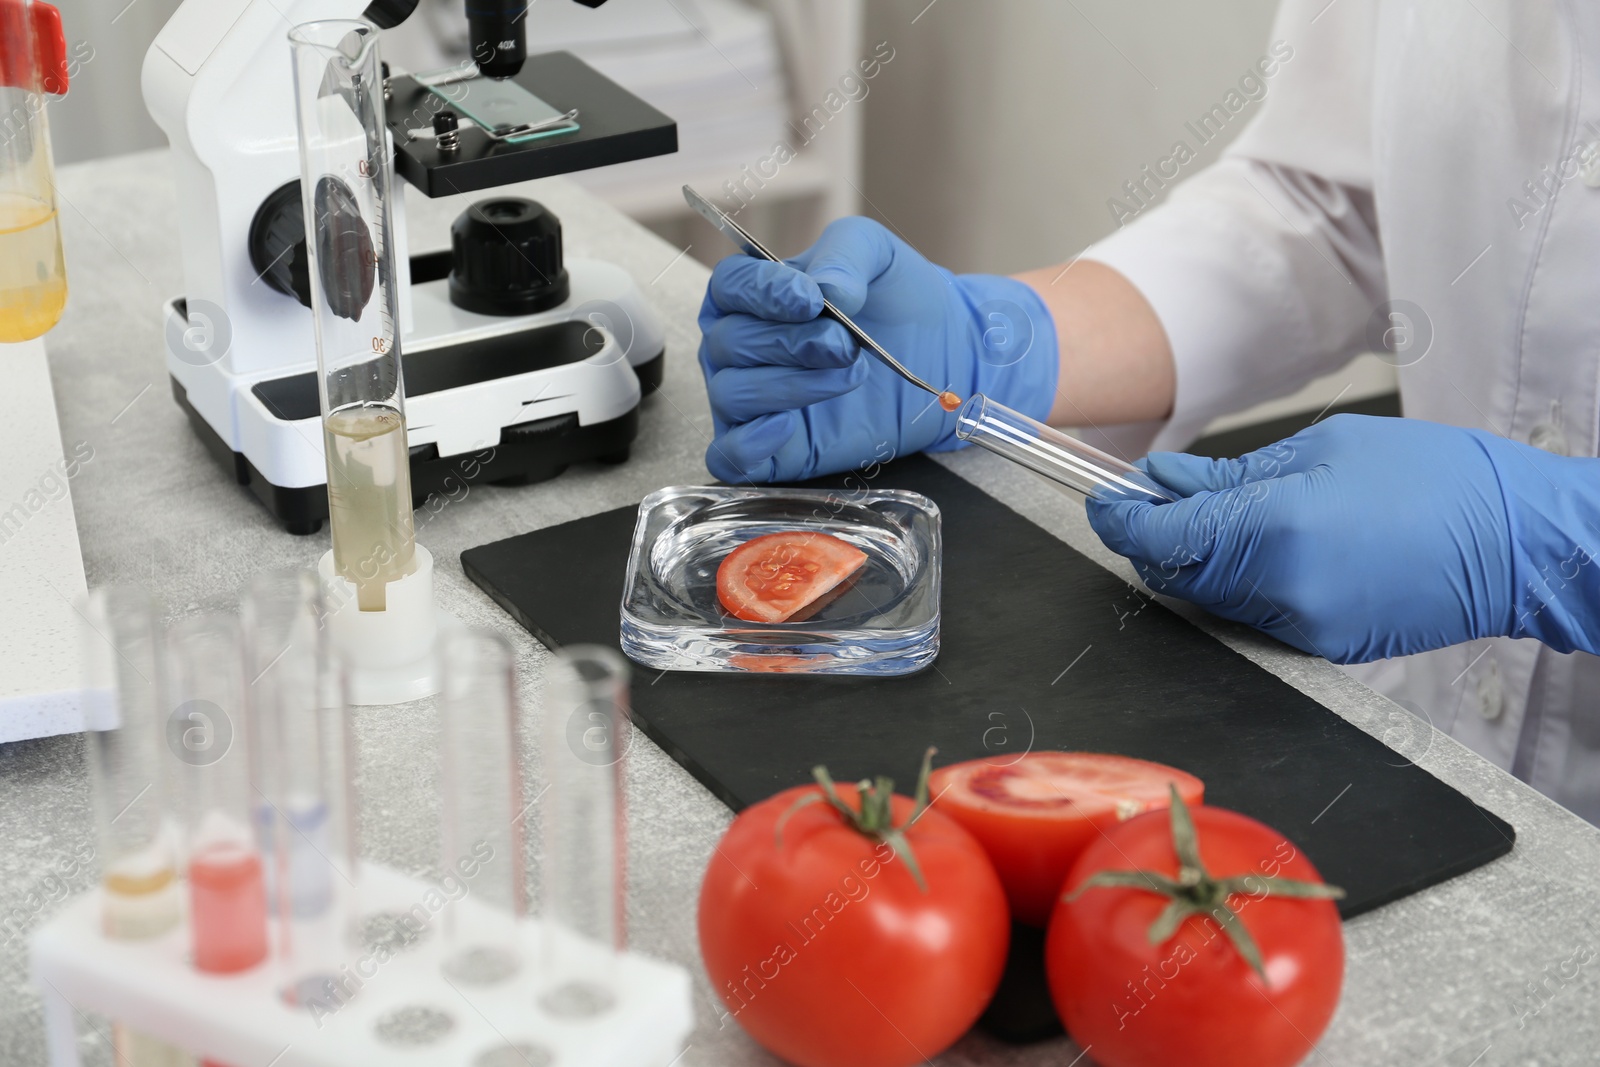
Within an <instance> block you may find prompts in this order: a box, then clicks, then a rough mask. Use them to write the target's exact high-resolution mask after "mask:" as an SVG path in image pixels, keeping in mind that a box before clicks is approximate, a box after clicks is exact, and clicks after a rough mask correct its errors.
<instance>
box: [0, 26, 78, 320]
mask: <svg viewBox="0 0 1600 1067" xmlns="http://www.w3.org/2000/svg"><path fill="white" fill-rule="evenodd" d="M66 57H67V47H66V38H65V36H64V34H63V32H62V29H61V13H60V12H59V11H57V10H56V9H55V8H54V7H53V6H51V5H50V4H46V3H40V2H37V0H0V115H4V116H5V120H6V121H5V122H4V123H3V124H0V342H10V341H27V340H31V339H32V338H35V337H38V336H40V335H41V334H43V333H44V332H45V331H46V330H48V329H50V327H52V326H54V325H55V324H56V320H57V319H59V318H61V311H62V309H63V308H64V307H66V303H67V272H66V267H65V265H64V264H63V262H62V257H61V225H60V220H59V219H58V217H57V215H56V193H55V173H54V170H55V169H54V166H53V164H52V162H51V158H50V127H49V123H48V122H47V120H46V118H45V104H46V102H47V100H48V98H49V97H50V96H60V95H62V94H64V93H65V92H66V91H67V78H68V64H67V58H66Z"/></svg>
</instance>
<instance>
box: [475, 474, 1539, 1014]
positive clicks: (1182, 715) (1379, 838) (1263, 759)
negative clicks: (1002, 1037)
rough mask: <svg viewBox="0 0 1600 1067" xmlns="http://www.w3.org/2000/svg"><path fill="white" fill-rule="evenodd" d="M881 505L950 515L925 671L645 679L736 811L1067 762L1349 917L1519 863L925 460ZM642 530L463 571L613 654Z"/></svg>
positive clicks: (1190, 630) (579, 528) (518, 607)
mask: <svg viewBox="0 0 1600 1067" xmlns="http://www.w3.org/2000/svg"><path fill="white" fill-rule="evenodd" d="M855 477H856V479H857V481H855V482H852V483H850V484H852V485H859V484H860V483H859V478H860V476H859V475H857V476H855ZM811 484H813V485H817V486H823V487H829V486H832V487H841V486H844V485H845V484H846V483H845V482H844V481H843V478H834V479H821V480H819V481H818V482H815V483H811ZM872 485H873V487H874V488H898V489H911V490H915V491H917V492H920V493H923V494H925V495H927V496H928V497H930V498H932V499H933V500H934V501H935V502H936V503H937V504H938V505H939V508H940V510H941V511H942V512H943V521H944V546H945V547H944V592H943V612H944V617H943V621H942V645H941V651H940V655H939V659H938V660H937V661H936V662H935V664H934V666H933V667H932V668H930V669H928V670H924V671H922V672H921V673H919V674H916V675H912V676H907V677H902V678H888V679H859V678H816V677H806V676H801V675H781V676H774V675H720V674H693V673H679V672H671V673H667V674H664V675H662V676H660V677H655V676H653V675H652V674H650V673H647V672H645V671H644V670H642V669H641V671H640V673H639V675H638V676H637V678H636V681H635V684H634V687H633V713H634V721H635V722H636V724H637V725H638V726H639V727H640V729H642V730H643V731H644V733H645V734H646V735H647V736H648V737H650V738H651V740H653V741H655V742H656V743H657V744H658V745H660V746H661V747H662V748H663V749H664V750H665V751H666V752H667V753H668V754H669V755H671V756H672V758H673V759H675V760H677V761H678V762H679V763H681V764H683V766H684V767H686V768H687V769H688V770H689V771H690V773H692V774H693V775H694V776H695V777H696V778H698V779H699V780H700V781H701V782H702V783H704V784H705V786H706V787H707V788H708V789H710V790H711V791H712V792H713V793H715V794H716V795H717V796H718V797H720V798H721V799H722V800H723V801H724V802H726V803H727V804H728V805H729V806H731V807H732V808H734V809H735V810H739V809H741V808H743V807H745V806H746V805H749V804H752V803H755V802H756V801H759V800H762V799H764V798H765V797H768V796H771V795H772V794H773V793H776V792H778V791H780V790H782V789H786V788H788V787H789V786H793V785H797V784H800V783H803V782H808V781H810V769H811V768H812V767H813V766H814V765H816V764H818V763H822V764H826V765H827V766H828V768H829V770H830V771H832V773H833V776H834V778H835V779H836V780H838V781H853V780H856V779H860V778H864V777H868V776H871V775H876V774H889V775H892V776H893V777H894V778H895V780H896V781H897V782H900V783H902V786H903V787H904V788H906V789H909V788H910V785H911V783H912V782H913V781H914V780H915V777H916V767H917V763H918V761H919V760H920V758H921V755H922V751H923V749H924V748H926V747H927V746H928V745H930V744H932V745H936V746H938V748H939V756H938V762H939V763H940V764H943V763H946V762H952V763H953V762H956V761H958V760H965V759H973V758H979V757H990V758H1003V757H1004V756H1005V755H1006V754H1007V753H1010V752H1016V751H1020V750H1023V749H1025V748H1028V747H1031V748H1033V749H1080V750H1089V751H1098V752H1118V753H1122V754H1124V755H1129V756H1138V757H1142V758H1144V759H1153V760H1158V761H1160V762H1162V763H1167V764H1171V765H1172V766H1175V767H1180V768H1183V769H1184V770H1187V771H1189V772H1191V773H1193V774H1196V775H1199V776H1200V778H1201V779H1203V780H1204V781H1205V783H1206V801H1207V802H1208V803H1211V804H1216V805H1219V806H1221V807H1226V808H1232V809H1233V810H1235V811H1240V812H1243V813H1245V814H1247V815H1250V816H1252V817H1254V818H1256V819H1259V820H1261V821H1262V822H1265V823H1267V824H1268V825H1271V826H1273V827H1275V828H1276V829H1278V830H1281V831H1282V832H1283V833H1284V834H1285V835H1286V836H1287V837H1288V838H1289V840H1291V841H1294V842H1296V843H1297V844H1298V845H1299V846H1300V847H1301V848H1303V849H1304V851H1305V853H1306V854H1307V856H1309V857H1310V859H1311V861H1312V862H1313V863H1315V864H1316V866H1317V869H1318V870H1319V871H1320V872H1321V873H1322V875H1323V877H1324V878H1325V879H1326V880H1327V881H1329V882H1332V883H1334V884H1336V885H1341V886H1343V887H1344V888H1345V890H1346V892H1347V893H1348V896H1347V897H1346V898H1345V899H1344V901H1342V902H1341V905H1340V911H1341V913H1342V914H1343V915H1344V916H1345V917H1346V918H1348V917H1350V916H1353V915H1358V914H1360V913H1361V912H1364V911H1368V910H1371V909H1372V908H1376V907H1378V906H1379V905H1382V904H1385V903H1387V902H1389V901H1391V900H1395V899H1398V898H1399V897H1403V896H1406V895H1408V894H1410V893H1415V892H1417V891H1418V890H1420V889H1424V888H1426V887H1428V886H1430V885H1434V884H1436V883H1438V882H1442V881H1444V880H1446V879H1448V878H1452V877H1454V876H1456V875H1458V874H1462V873H1464V872H1466V871H1469V870H1472V869H1473V868H1475V867H1479V866H1481V865H1483V864H1485V863H1487V862H1489V861H1490V860H1492V859H1494V858H1496V857H1498V856H1502V855H1505V854H1506V853H1507V852H1509V851H1510V850H1511V844H1512V841H1513V839H1514V837H1515V832H1514V831H1513V830H1512V828H1511V826H1510V825H1509V824H1508V823H1506V822H1505V821H1504V820H1503V819H1501V818H1499V817H1498V816H1496V815H1494V814H1493V813H1491V812H1489V811H1486V810H1484V809H1483V808H1480V807H1478V806H1477V805H1476V804H1474V803H1473V802H1472V801H1470V800H1468V799H1467V798H1466V797H1465V796H1463V795H1462V794H1460V793H1458V792H1457V791H1456V790H1454V789H1452V788H1451V787H1449V786H1447V785H1445V784H1444V783H1443V782H1441V781H1439V780H1438V779H1437V778H1434V777H1433V776H1432V775H1430V774H1428V773H1427V772H1426V771H1423V770H1421V769H1420V768H1418V767H1416V766H1414V765H1413V764H1411V763H1410V762H1408V761H1407V760H1406V758H1405V757H1403V756H1401V755H1399V754H1398V753H1396V752H1395V751H1393V750H1392V749H1390V748H1388V747H1387V746H1385V745H1383V744H1381V743H1380V742H1378V741H1377V740H1375V739H1374V738H1372V737H1370V736H1368V735H1367V734H1366V733H1364V732H1362V731H1361V730H1360V729H1358V728H1357V727H1355V726H1353V725H1351V724H1349V723H1347V722H1345V721H1344V720H1343V719H1341V718H1339V716H1337V715H1336V714H1334V713H1333V712H1331V711H1329V710H1328V709H1326V708H1324V707H1323V706H1322V705H1320V704H1318V703H1317V702H1316V701H1314V700H1312V699H1311V698H1310V697H1307V696H1305V695H1304V694H1302V693H1300V692H1299V691H1297V690H1295V689H1294V688H1293V687H1291V686H1290V685H1288V684H1287V683H1286V682H1283V681H1281V680H1279V679H1278V678H1276V677H1274V676H1273V675H1271V674H1269V673H1267V672H1266V671H1264V670H1262V669H1261V668H1259V667H1257V666H1256V665H1255V664H1253V663H1251V662H1250V661H1249V660H1247V659H1245V658H1244V657H1243V656H1240V655H1239V654H1237V653H1235V652H1234V651H1232V650H1231V649H1229V648H1228V647H1227V646H1226V645H1223V644H1222V643H1221V642H1219V641H1217V640H1215V639H1214V638H1212V637H1211V636H1209V635H1208V634H1206V633H1204V632H1202V631H1201V630H1199V629H1197V628H1195V627H1194V626H1191V625H1190V624H1189V623H1187V622H1185V621H1184V620H1183V619H1181V618H1179V617H1178V616H1177V615H1174V614H1173V613H1172V612H1170V611H1168V610H1167V609H1165V608H1163V607H1162V606H1161V605H1160V604H1158V603H1155V602H1153V601H1150V600H1149V599H1148V598H1146V597H1144V596H1143V595H1142V594H1141V593H1138V592H1137V591H1135V590H1134V589H1133V588H1131V587H1130V586H1128V585H1127V583H1125V582H1123V581H1122V580H1121V579H1120V578H1118V577H1116V576H1115V575H1113V574H1111V573H1110V572H1108V571H1106V570H1105V569H1104V568H1102V567H1101V566H1100V565H1098V564H1096V563H1094V562H1093V561H1091V560H1089V559H1088V558H1086V557H1085V556H1083V555H1081V554H1079V553H1078V552H1076V551H1074V550H1073V549H1071V548H1069V547H1068V546H1067V545H1066V544H1065V543H1063V542H1062V541H1060V540H1059V539H1058V538H1056V537H1054V536H1053V535H1051V534H1050V533H1048V532H1047V531H1045V530H1044V529H1042V528H1041V527H1039V526H1037V525H1035V524H1034V523H1032V522H1031V521H1029V520H1028V519H1025V518H1023V517H1022V516H1021V515H1019V514H1017V513H1016V512H1015V511H1012V510H1011V509H1010V508H1008V507H1006V506H1005V505H1004V504H1002V503H1000V502H999V501H997V500H995V499H994V498H993V497H991V496H989V495H988V494H986V493H984V492H983V491H982V490H980V489H978V488H977V487H976V486H974V485H972V484H971V483H969V482H967V481H965V480H964V479H962V478H960V477H958V476H957V475H955V474H952V473H951V472H949V471H948V470H946V469H944V468H943V467H941V466H939V465H938V464H936V463H934V462H932V461H931V460H928V459H926V458H924V457H920V456H919V457H913V458H911V459H906V460H902V461H899V462H898V463H895V464H893V465H891V466H888V467H885V468H883V470H882V472H881V473H880V475H879V476H878V477H877V478H876V479H874V480H873V482H872ZM635 514H636V509H635V508H632V507H628V508H619V509H617V510H615V511H609V512H606V513H604V514H601V515H594V516H590V517H588V518H584V519H579V520H577V521H575V522H570V523H565V524H563V525H561V526H555V527H551V528H549V529H545V530H537V531H534V532H532V533H527V534H522V535H521V536H518V537H511V538H507V539H506V540H503V541H497V542H494V543H493V544H488V545H482V546H480V547H478V548H473V549H469V550H468V551H466V552H463V553H462V554H461V563H462V566H463V568H464V569H465V571H466V573H467V576H468V577H469V578H471V579H472V581H474V582H476V583H477V584H478V585H479V586H480V587H482V588H483V589H484V591H485V592H487V593H488V594H489V595H490V596H491V597H493V598H494V599H495V601H496V602H497V603H499V604H500V605H501V606H502V607H504V608H505V609H506V610H507V611H508V612H510V613H511V615H512V616H513V617H514V618H516V620H517V621H518V622H520V623H521V624H522V625H523V626H525V627H527V628H528V630H530V631H531V632H532V633H533V634H534V635H535V636H536V637H538V638H539V640H541V641H543V642H544V643H545V644H546V645H549V646H552V647H559V646H560V645H563V644H574V643H578V642H594V643H600V644H607V645H611V646H612V647H616V646H617V643H618V606H619V604H620V602H621V598H622V582H623V571H624V568H625V565H626V562H627V557H628V545H629V541H630V540H631V537H632V533H633V525H634V518H635ZM1001 1029H1006V1028H1005V1027H1001ZM1013 1032H1015V1033H1020V1032H1021V1031H1020V1030H1013Z"/></svg>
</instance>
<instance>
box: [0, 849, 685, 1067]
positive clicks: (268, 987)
mask: <svg viewBox="0 0 1600 1067" xmlns="http://www.w3.org/2000/svg"><path fill="white" fill-rule="evenodd" d="M443 892H444V891H443V889H441V887H439V886H437V885H435V884H433V883H430V882H427V881H424V880H422V879H420V878H413V877H410V876H408V875H404V874H401V873H399V872H398V871H395V870H392V869H389V868H386V867H382V866H379V865H376V864H364V865H363V866H362V868H361V871H360V874H359V885H358V886H357V887H356V890H355V899H357V900H359V901H360V902H361V911H362V913H363V914H364V915H374V914H386V915H392V916H399V915H401V914H406V913H413V914H414V911H413V909H414V908H416V907H422V908H423V909H424V911H425V912H430V911H431V910H432V909H430V908H429V902H430V901H431V900H434V899H436V898H435V897H430V895H429V894H443ZM100 895H101V891H100V890H99V889H93V890H90V891H89V892H88V893H85V894H83V895H81V896H79V897H77V898H76V899H74V900H73V901H71V902H70V903H69V904H68V905H67V906H66V907H65V908H64V909H63V910H62V912H61V913H60V914H59V915H57V916H56V917H55V918H54V919H53V920H51V921H50V922H49V923H47V924H46V925H44V926H43V927H41V928H40V929H39V930H37V931H36V932H35V933H34V934H33V937H32V939H31V942H30V950H31V963H32V974H33V980H34V983H35V985H36V986H37V987H38V989H39V991H40V993H41V995H42V996H43V998H44V1012H45V1028H46V1036H47V1040H48V1044H49V1054H50V1064H51V1067H77V1065H78V1063H79V1059H78V1038H77V1015H78V1013H80V1012H98V1013H100V1014H102V1015H104V1016H106V1017H108V1018H110V1019H113V1020H115V1021H117V1022H119V1023H123V1024H125V1025H127V1026H129V1027H131V1028H133V1029H135V1030H138V1031H139V1032H141V1033H144V1034H146V1035H148V1036H150V1037H152V1038H156V1039H159V1040H161V1041H166V1042H168V1043H170V1044H173V1045H176V1046H178V1047H180V1048H183V1049H185V1050H187V1051H189V1052H191V1053H193V1054H195V1055H196V1056H198V1057H201V1058H204V1059H206V1060H209V1061H212V1062H216V1063H225V1064H229V1065H230V1067H268V1065H271V1067H349V1065H350V1064H396V1065H402V1067H406V1065H416V1067H423V1065H427V1067H495V1065H499V1064H516V1065H519V1067H523V1065H526V1064H533V1065H537V1067H669V1065H670V1064H671V1063H673V1062H674V1061H675V1059H676V1058H677V1057H678V1056H679V1055H680V1054H681V1050H682V1049H683V1047H684V1042H685V1040H686V1039H687V1037H688V1034H689V1031H690V1030H691V1029H692V1027H693V1021H694V1011H693V1004H692V999H691V987H690V979H689V975H688V973H687V972H686V971H685V970H684V969H683V968H681V967H678V966H675V965H672V964H668V963H663V962H661V961H658V960H652V959H648V958H646V957H644V956H640V955H637V954H635V953H623V954H622V955H620V956H619V957H617V958H616V959H615V960H614V962H613V963H612V974H613V975H614V979H613V981H612V983H611V992H612V994H613V996H614V1001H613V1003H612V1004H611V1006H610V1007H609V1008H608V1009H606V1010H604V1011H602V1012H599V1013H597V1014H593V1015H589V1016H587V1017H583V1018H557V1017H553V1016H551V1015H550V1014H548V1013H547V1012H545V1011H543V1010H542V1009H541V1008H540V1007H539V1004H538V982H537V961H538V960H539V959H540V951H539V949H540V938H541V930H540V925H539V923H537V922H535V921H532V920H526V921H523V922H521V923H519V924H517V932H518V935H519V938H520V944H519V946H518V947H519V948H520V949H521V957H522V959H524V960H526V961H531V963H530V965H528V966H524V968H523V969H522V972H521V973H520V974H519V975H517V976H516V977H514V978H512V979H508V980H506V981H503V982H500V983H498V984H496V985H493V986H479V985H474V986H466V985H463V984H462V983H460V982H459V981H452V980H451V979H450V978H448V977H447V976H446V974H445V972H444V970H443V966H442V965H443V962H444V959H445V956H446V946H445V944H444V940H445V939H444V938H443V937H442V936H441V933H442V931H441V930H439V929H438V928H437V927H438V922H437V920H435V921H434V922H432V923H425V924H423V932H422V934H421V935H420V936H418V937H417V938H416V939H415V941H413V942H412V943H411V944H409V945H408V946H405V947H402V948H396V949H394V950H393V952H392V955H389V957H388V958H387V959H386V960H383V961H381V962H380V961H379V958H378V956H379V955H381V954H378V955H369V954H368V950H364V949H358V950H356V951H354V952H353V953H352V954H351V955H352V961H351V963H350V965H349V966H348V967H347V968H346V969H344V972H343V973H346V974H349V975H353V976H354V978H353V979H352V980H351V981H350V982H349V983H347V985H346V988H349V989H352V990H353V993H352V995H349V996H348V997H347V998H345V999H343V1000H341V1001H340V1002H338V1003H337V1004H335V1005H334V1008H335V1010H331V1011H319V1012H317V1013H315V1016H316V1017H315V1018H314V1017H313V1015H314V1013H313V1012H311V1011H309V1010H308V1009H306V1008H304V1007H292V1006H290V1005H289V1004H287V1003H285V1002H284V1001H283V1000H282V998H281V997H280V996H279V992H278V991H279V990H280V989H281V988H282V987H283V985H284V984H285V981H286V975H285V974H284V972H283V970H282V968H281V965H279V964H278V963H277V961H275V960H274V959H272V958H270V957H269V958H268V959H267V960H266V961H265V962H263V963H262V964H260V965H258V966H256V967H254V968H251V969H250V970H247V971H244V972H241V973H239V974H237V975H226V976H219V975H208V974H201V973H199V972H197V971H196V970H195V969H194V968H193V967H192V966H191V965H190V963H189V960H188V952H189V946H188V932H187V924H185V923H180V924H179V925H178V926H177V927H175V928H174V929H173V930H171V931H169V932H168V933H166V934H163V935H161V936H159V937H155V938H151V939H149V940H144V941H117V940H111V939H108V938H107V937H105V936H104V935H103V934H102V932H101V927H100V918H101V910H102V909H101V899H100ZM450 906H467V907H472V906H476V902H475V901H474V900H473V899H472V897H471V895H470V890H469V891H468V893H467V895H466V896H464V897H462V898H461V899H459V900H457V901H455V902H454V903H453V904H451V905H450ZM274 933H275V931H274ZM363 958H365V959H367V963H366V964H365V965H363V964H362V962H361V961H362V959H363ZM405 1013H410V1014H409V1015H407V1014H405ZM444 1019H447V1020H448V1026H446V1025H444V1024H443V1022H442V1021H441V1020H444ZM408 1020H409V1022H408ZM397 1030H399V1031H405V1032H408V1033H409V1034H410V1035H411V1036H412V1038H413V1040H412V1042H410V1043H395V1040H394V1037H393V1034H394V1032H395V1031H397ZM419 1033H422V1034H424V1035H429V1036H431V1037H432V1039H431V1040H428V1041H426V1042H423V1043H417V1042H416V1041H415V1038H416V1036H417V1035H418V1034H419ZM385 1034H389V1035H390V1036H388V1037H387V1038H386V1037H385V1036H384V1035H385Z"/></svg>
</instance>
